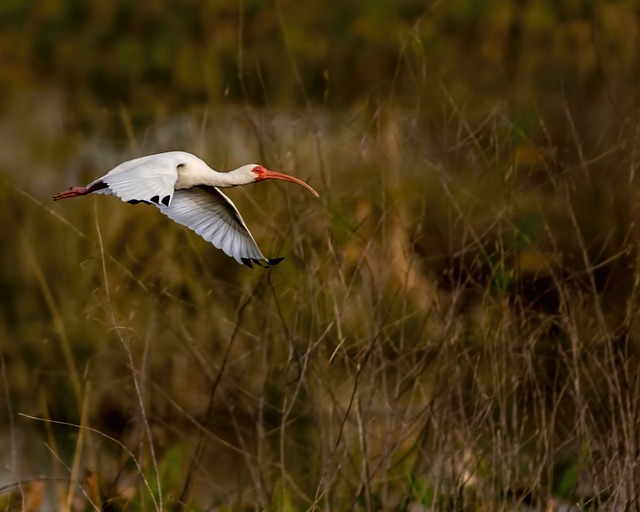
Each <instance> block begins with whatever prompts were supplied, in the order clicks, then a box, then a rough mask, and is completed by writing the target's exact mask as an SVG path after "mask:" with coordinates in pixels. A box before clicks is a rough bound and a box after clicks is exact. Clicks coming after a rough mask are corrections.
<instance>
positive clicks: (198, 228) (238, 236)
mask: <svg viewBox="0 0 640 512" xmlns="http://www.w3.org/2000/svg"><path fill="white" fill-rule="evenodd" d="M266 179H279V180H284V181H291V182H293V183H297V184H298V185H302V186H303V187H305V188H307V189H308V190H309V191H310V192H312V193H313V194H314V195H315V196H316V197H318V193H317V192H316V191H315V190H313V188H311V187H310V186H309V185H307V184H306V183H304V182H303V181H300V180H299V179H297V178H294V177H293V176H289V175H287V174H283V173H278V172H273V171H269V170H267V169H265V168H264V167H262V166H260V165H256V164H248V165H243V166H242V167H239V168H238V169H236V170H234V171H230V172H226V173H222V172H217V171H214V170H213V169H211V167H209V166H208V165H207V164H206V163H205V162H204V161H203V160H201V159H200V158H198V157H197V156H195V155H192V154H191V153H186V152H184V151H170V152H168V153H158V154H155V155H148V156H143V157H140V158H136V159H134V160H129V161H127V162H123V163H121V164H120V165H118V166H116V167H114V168H113V169H111V170H110V171H109V172H108V173H107V174H105V175H104V176H103V177H102V178H98V179H97V180H95V181H93V182H91V183H89V184H88V185H87V186H86V187H71V188H70V189H69V190H67V191H65V192H61V193H60V194H57V195H56V196H54V198H53V199H54V200H55V201H58V200H60V199H67V198H70V197H77V196H83V195H86V194H90V193H92V192H94V193H97V194H114V195H115V196H117V197H119V198H120V199H122V200H123V201H126V202H129V203H132V204H136V203H146V204H154V205H155V206H157V207H158V208H159V209H160V211H161V212H162V213H164V214H165V215H166V216H167V217H169V218H171V219H172V220H174V221H175V222H178V223H179V224H182V225H184V226H187V227H188V228H190V229H192V230H193V231H195V232H196V233H198V234H199V235H200V236H202V238H204V239H205V240H207V241H208V242H211V243H212V244H213V245H215V246H216V247H217V248H219V249H222V250H223V251H224V252H225V253H226V254H227V255H229V256H231V257H232V258H234V259H235V260H236V261H238V263H244V264H245V265H247V266H249V267H251V266H252V262H253V263H256V264H257V265H261V266H262V263H263V262H264V263H266V264H268V265H275V264H276V263H279V262H280V261H282V258H276V259H268V258H265V257H264V256H263V255H262V253H261V252H260V249H259V248H258V245H257V244H256V242H255V240H254V239H253V236H252V235H251V233H250V232H249V229H248V228H247V226H246V224H245V223H244V220H243V219H242V216H241V215H240V212H238V210H237V208H236V207H235V205H234V204H233V203H232V202H231V200H230V199H229V198H228V197H227V196H225V195H224V194H223V193H222V192H221V191H220V190H219V188H224V187H235V186H238V185H247V184H249V183H254V182H257V181H262V180H266Z"/></svg>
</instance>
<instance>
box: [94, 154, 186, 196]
mask: <svg viewBox="0 0 640 512" xmlns="http://www.w3.org/2000/svg"><path fill="white" fill-rule="evenodd" d="M181 156H182V155H181V153H179V152H170V153H161V154H158V155H149V156H143V157H141V158H136V159H135V160H129V161H128V162H124V163H122V164H120V165H118V166H117V167H114V168H113V169H112V170H111V171H109V172H108V173H107V174H106V175H105V176H103V177H102V178H100V179H98V180H96V181H94V182H93V183H90V184H89V185H88V187H91V186H92V185H93V186H95V185H99V184H100V183H104V184H105V185H106V186H107V188H102V189H99V190H96V192H97V193H99V194H109V193H111V194H114V195H116V196H118V197H119V198H120V199H122V200H123V201H127V202H130V203H139V202H144V203H155V204H157V205H160V204H164V205H166V206H168V205H170V204H171V201H172V198H173V194H174V186H175V184H176V180H177V179H178V166H179V165H180V164H181V163H182V161H181V160H180V158H181Z"/></svg>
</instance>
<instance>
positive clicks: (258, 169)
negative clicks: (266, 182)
mask: <svg viewBox="0 0 640 512" xmlns="http://www.w3.org/2000/svg"><path fill="white" fill-rule="evenodd" d="M253 172H255V173H256V174H260V173H261V172H262V167H260V166H259V165H258V166H256V167H254V168H253Z"/></svg>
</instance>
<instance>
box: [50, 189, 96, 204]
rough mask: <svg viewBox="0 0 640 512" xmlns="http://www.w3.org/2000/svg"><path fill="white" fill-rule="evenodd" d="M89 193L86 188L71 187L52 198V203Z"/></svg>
mask: <svg viewBox="0 0 640 512" xmlns="http://www.w3.org/2000/svg"><path fill="white" fill-rule="evenodd" d="M89 192H91V190H89V189H88V188H87V187H71V188H70V189H69V190H65V191H64V192H60V193H59V194H56V195H55V196H53V200H54V201H60V199H68V198H69V197H77V196H84V195H86V194H88V193H89Z"/></svg>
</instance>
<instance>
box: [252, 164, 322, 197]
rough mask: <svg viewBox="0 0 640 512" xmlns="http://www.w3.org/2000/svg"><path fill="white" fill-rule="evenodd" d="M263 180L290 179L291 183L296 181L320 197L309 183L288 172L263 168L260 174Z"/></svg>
mask: <svg viewBox="0 0 640 512" xmlns="http://www.w3.org/2000/svg"><path fill="white" fill-rule="evenodd" d="M262 179H263V180H269V179H271V180H282V181H290V182H292V183H297V184H298V185H300V186H302V187H304V188H306V189H307V190H308V191H309V192H311V193H312V194H313V195H314V196H316V197H320V194H318V193H317V192H316V191H315V190H314V189H313V187H312V186H311V185H307V184H306V183H305V182H304V181H302V180H299V179H298V178H294V177H293V176H289V175H288V174H284V173H282V172H275V171H268V170H267V169H265V170H264V175H263V176H262Z"/></svg>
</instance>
